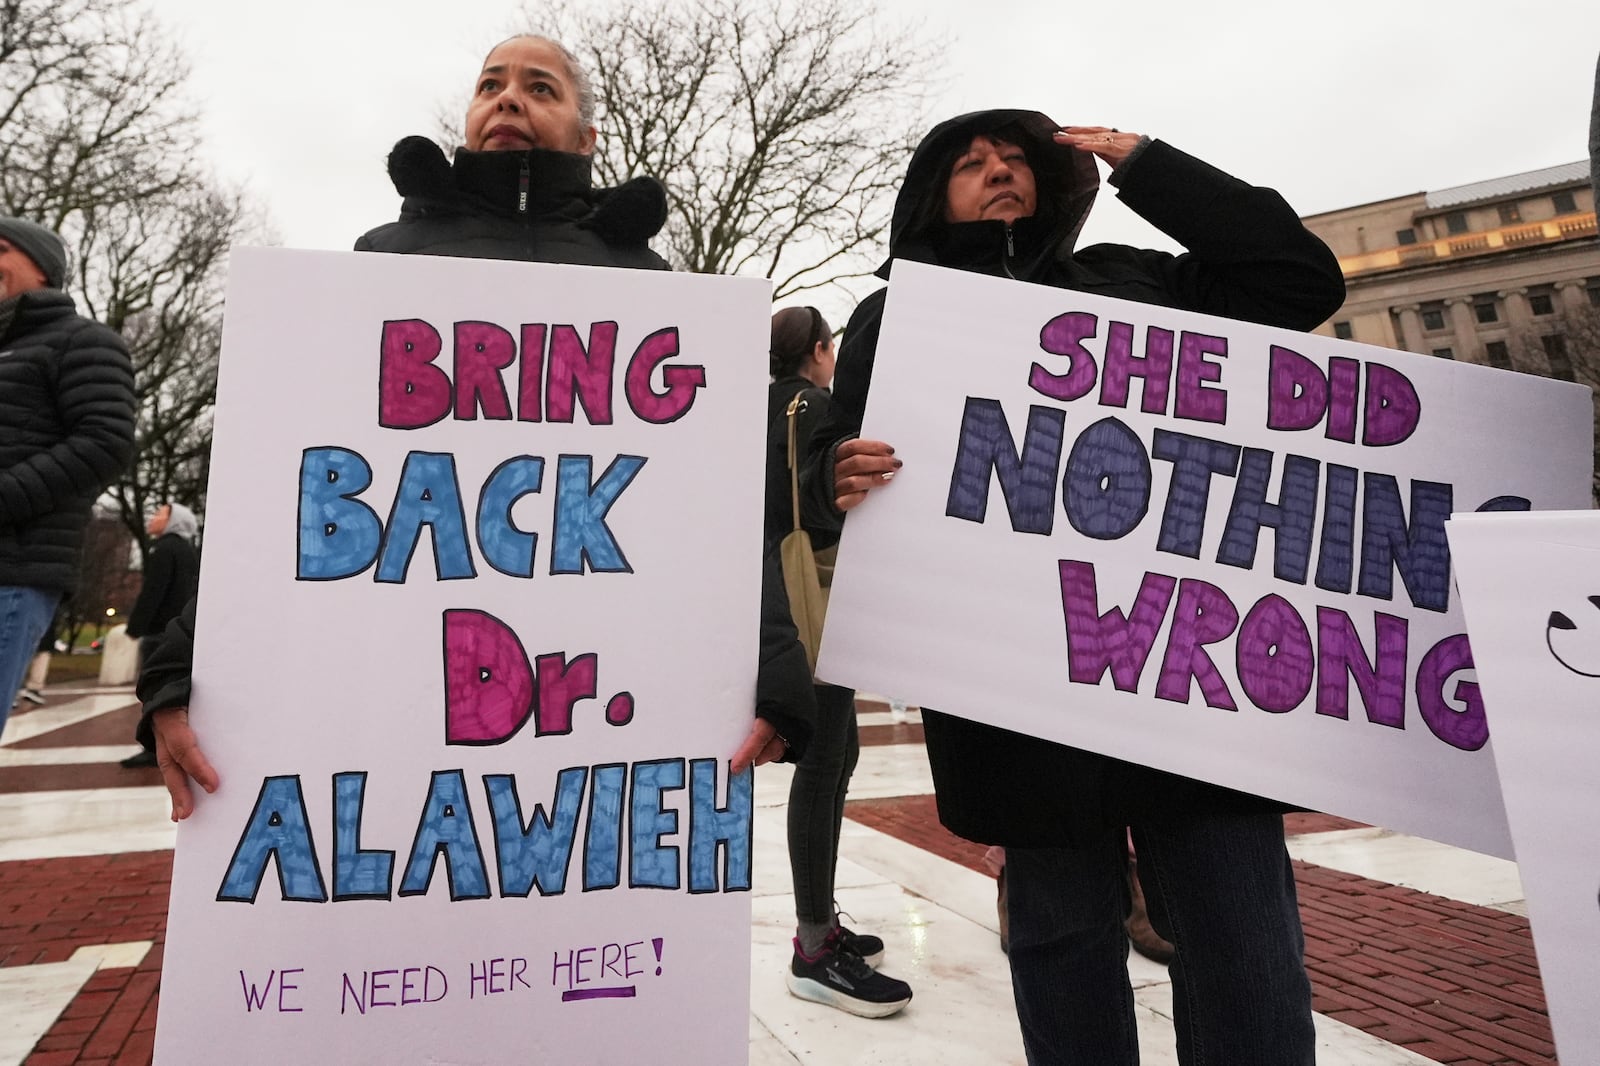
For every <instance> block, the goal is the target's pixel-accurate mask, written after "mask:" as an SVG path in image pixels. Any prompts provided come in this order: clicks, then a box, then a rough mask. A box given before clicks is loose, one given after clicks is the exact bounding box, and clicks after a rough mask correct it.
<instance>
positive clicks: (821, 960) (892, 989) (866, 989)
mask: <svg viewBox="0 0 1600 1066" xmlns="http://www.w3.org/2000/svg"><path fill="white" fill-rule="evenodd" d="M834 361H835V359H834V344H833V331H832V330H831V329H829V328H828V323H827V321H826V320H825V319H824V318H823V317H822V312H820V311H818V310H817V309H816V308H815V307H789V308H785V309H784V310H782V311H779V312H778V313H776V314H775V315H773V316H772V348H771V349H770V370H771V373H772V378H773V380H772V384H771V385H769V386H768V387H767V493H766V496H767V508H766V523H765V525H766V540H767V548H768V551H769V552H772V551H774V550H776V549H777V547H778V544H779V542H780V541H783V540H784V538H785V537H786V536H788V535H789V534H790V533H791V532H792V531H793V530H794V529H795V528H796V526H797V523H798V515H797V514H796V511H795V508H796V506H797V503H796V496H795V494H794V488H793V486H794V478H795V476H796V472H795V470H794V464H795V463H796V462H797V461H798V457H799V456H802V455H804V454H805V449H806V445H807V443H808V442H809V441H810V439H811V434H812V432H813V431H814V430H815V429H816V427H817V426H819V425H821V424H822V422H823V420H824V419H825V418H826V416H827V413H828V406H829V394H828V383H829V382H830V381H832V380H833V367H834ZM837 539H838V538H837V537H836V536H830V537H826V538H825V539H823V541H822V543H821V544H820V545H812V547H817V548H820V550H819V551H818V552H817V556H818V558H817V563H818V567H819V569H820V570H822V571H824V572H826V573H827V574H829V575H831V572H832V569H833V559H832V556H833V547H834V542H835V541H837ZM786 547H787V545H786ZM800 550H804V546H803V545H802V546H800ZM815 693H816V703H817V727H816V729H815V731H814V732H813V733H812V736H811V746H810V748H809V749H808V750H807V751H806V754H805V757H804V758H802V759H801V760H800V761H799V763H798V764H797V765H796V766H795V770H794V779H793V781H792V782H791V784H790V787H789V867H790V870H791V872H792V874H793V876H794V901H795V921H796V923H797V924H796V928H795V937H794V955H793V957H792V958H791V959H790V964H789V970H788V971H787V973H786V980H787V982H788V985H789V991H791V992H792V993H794V994H795V995H796V996H799V997H800V998H802V999H808V1000H812V1001H814V1002H817V1003H826V1004H827V1005H829V1006H832V1007H838V1008H839V1009H840V1010H843V1011H847V1012H849V1013H851V1014H856V1015H860V1016H862V1017H867V1018H884V1017H888V1016H889V1015H891V1014H895V1013H897V1012H899V1011H900V1010H901V1009H902V1008H903V1007H904V1006H905V1005H906V1004H907V1003H909V1002H911V987H910V986H909V985H907V984H906V983H905V982H904V981H899V980H896V979H895V978H893V977H889V976H887V975H885V974H880V973H877V972H876V971H875V970H874V967H875V966H877V965H878V963H880V962H881V961H882V960H883V941H882V940H881V939H879V938H878V937H875V936H870V935H867V934H864V933H857V932H854V931H852V930H851V929H849V928H848V927H846V926H844V925H842V924H841V923H840V921H839V912H838V909H837V905H836V903H835V901H834V895H833V880H834V871H835V869H836V867H837V866H838V863H839V834H840V832H841V831H842V829H843V826H844V801H845V794H846V792H848V790H849V788H850V775H851V774H853V773H854V772H855V768H856V759H857V757H858V756H859V755H860V752H861V745H860V739H859V735H858V733H857V730H856V708H855V696H856V694H855V692H854V691H853V690H851V689H847V688H840V687H839V686H837V685H824V684H818V685H817V686H816V688H815Z"/></svg>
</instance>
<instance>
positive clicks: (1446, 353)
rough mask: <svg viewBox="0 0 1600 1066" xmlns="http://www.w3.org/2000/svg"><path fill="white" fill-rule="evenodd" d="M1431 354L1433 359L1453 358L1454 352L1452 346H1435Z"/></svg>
mask: <svg viewBox="0 0 1600 1066" xmlns="http://www.w3.org/2000/svg"><path fill="white" fill-rule="evenodd" d="M1433 355H1434V358H1435V359H1454V358H1455V357H1456V352H1455V349H1454V348H1435V349H1434V350H1433Z"/></svg>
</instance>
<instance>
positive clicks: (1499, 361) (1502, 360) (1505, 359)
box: [1483, 341, 1511, 370]
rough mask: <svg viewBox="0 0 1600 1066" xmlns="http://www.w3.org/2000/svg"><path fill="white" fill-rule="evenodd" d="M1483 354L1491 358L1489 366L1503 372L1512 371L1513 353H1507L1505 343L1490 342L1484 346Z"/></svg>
mask: <svg viewBox="0 0 1600 1066" xmlns="http://www.w3.org/2000/svg"><path fill="white" fill-rule="evenodd" d="M1483 354H1485V355H1487V356H1488V357H1489V365H1490V366H1493V367H1498V368H1499V369H1501V370H1510V369H1511V353H1510V352H1508V351H1506V342H1505V341H1490V342H1489V343H1488V344H1485V345H1484V346H1483Z"/></svg>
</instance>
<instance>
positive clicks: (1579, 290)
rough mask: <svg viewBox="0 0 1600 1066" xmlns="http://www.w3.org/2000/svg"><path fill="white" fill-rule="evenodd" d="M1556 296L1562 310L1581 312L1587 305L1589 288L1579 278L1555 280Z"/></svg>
mask: <svg viewBox="0 0 1600 1066" xmlns="http://www.w3.org/2000/svg"><path fill="white" fill-rule="evenodd" d="M1556 296H1557V299H1558V300H1559V301H1560V305H1561V308H1562V310H1564V311H1571V312H1572V313H1574V314H1582V313H1583V312H1584V311H1586V310H1588V307H1589V289H1588V286H1587V285H1586V284H1585V283H1584V282H1583V281H1581V280H1577V281H1573V280H1568V281H1558V282H1556Z"/></svg>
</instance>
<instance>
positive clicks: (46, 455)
mask: <svg viewBox="0 0 1600 1066" xmlns="http://www.w3.org/2000/svg"><path fill="white" fill-rule="evenodd" d="M133 427H134V396H133V364H132V363H131V362H129V360H128V350H127V348H126V346H124V344H123V343H122V338H121V337H119V336H117V334H116V333H115V332H113V331H112V330H110V329H107V328H106V327H105V326H102V325H101V324H100V323H98V322H95V321H93V320H91V319H87V318H84V317H83V316H82V315H80V314H78V313H77V311H76V310H75V309H74V306H73V303H72V297H70V296H68V295H67V294H66V293H64V292H60V291H58V290H56V289H36V290H34V291H32V292H25V293H22V294H20V295H19V296H15V297H13V298H12V299H10V300H5V301H0V585H25V586H29V587H32V588H39V589H46V590H50V591H55V592H67V591H69V590H70V589H71V588H72V584H73V578H74V576H75V575H76V573H77V569H78V556H79V554H80V553H81V551H82V545H83V530H84V526H85V525H87V524H88V521H89V508H90V506H91V505H92V504H93V503H94V501H95V497H97V496H99V495H100V493H101V492H103V491H105V487H106V486H107V485H109V484H110V483H111V482H112V481H114V480H116V478H117V477H118V476H119V475H121V474H122V472H123V471H124V470H126V469H127V468H128V461H129V460H130V459H132V458H133V432H134V428H133Z"/></svg>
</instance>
